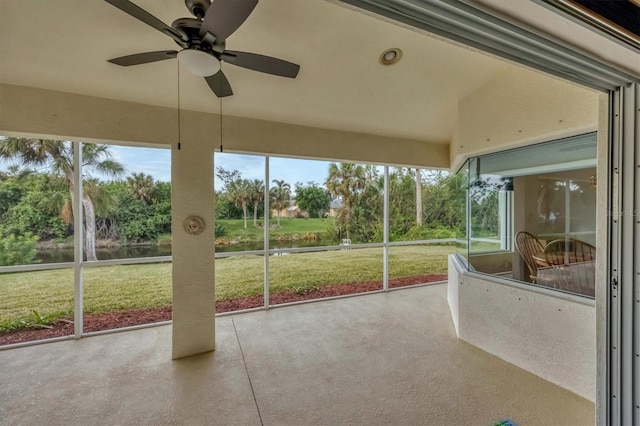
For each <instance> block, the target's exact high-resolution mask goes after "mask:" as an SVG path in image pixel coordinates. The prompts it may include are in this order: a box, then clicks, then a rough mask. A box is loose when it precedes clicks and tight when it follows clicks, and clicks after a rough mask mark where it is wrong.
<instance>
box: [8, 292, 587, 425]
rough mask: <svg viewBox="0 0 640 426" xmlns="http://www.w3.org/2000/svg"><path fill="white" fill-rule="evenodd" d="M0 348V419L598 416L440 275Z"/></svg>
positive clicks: (342, 420) (398, 420)
mask: <svg viewBox="0 0 640 426" xmlns="http://www.w3.org/2000/svg"><path fill="white" fill-rule="evenodd" d="M216 326H217V328H216V330H217V337H216V339H217V350H216V352H214V353H209V354H204V355H198V356H193V357H189V358H185V359H181V360H178V361H171V327H170V326H160V327H154V328H148V329H143V330H136V331H127V332H122V333H114V334H109V335H104V336H95V337H89V338H85V339H81V340H77V341H62V342H56V343H49V344H42V345H36V346H30V347H24V348H19V349H12V350H6V351H0V381H1V383H2V386H0V424H2V425H14V424H49V425H62V424H64V425H111V424H131V425H133V424H135V425H138V424H153V425H158V424H184V425H200V424H206V425H222V424H232V425H260V424H265V425H338V424H366V425H375V424H391V425H430V424H434V425H443V424H455V425H462V424H478V425H490V424H493V423H495V422H497V421H499V420H501V419H505V418H508V419H511V420H513V421H514V422H516V423H517V424H519V425H528V424H546V425H550V424H553V425H560V424H576V425H585V424H593V419H594V406H593V404H592V403H591V402H589V401H587V400H585V399H583V398H581V397H579V396H577V395H575V394H573V393H571V392H569V391H566V390H564V389H562V388H560V387H558V386H555V385H553V384H551V383H549V382H547V381H545V380H543V379H541V378H539V377H537V376H534V375H533V374H530V373H528V372H526V371H524V370H522V369H520V368H518V367H515V366H513V365H511V364H508V363H506V362H504V361H502V360H500V359H498V358H496V357H494V356H492V355H489V354H488V353H485V352H483V351H481V350H479V349H477V348H475V347H473V346H471V345H468V344H466V343H464V342H462V341H459V340H458V339H457V338H456V336H455V333H454V330H453V325H452V323H451V318H450V314H449V309H448V306H447V302H446V285H444V284H439V285H432V286H427V287H419V288H412V289H404V290H399V291H393V292H389V293H386V294H372V295H365V296H359V297H353V298H346V299H339V300H331V301H325V302H322V303H312V304H304V305H298V306H289V307H284V308H280V309H272V310H270V311H267V312H265V311H261V312H252V313H246V314H238V315H233V316H227V317H221V318H218V319H216Z"/></svg>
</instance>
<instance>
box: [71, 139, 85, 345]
mask: <svg viewBox="0 0 640 426" xmlns="http://www.w3.org/2000/svg"><path fill="white" fill-rule="evenodd" d="M72 143H73V171H74V174H73V200H72V203H73V207H72V210H73V212H74V215H73V287H74V303H73V333H74V337H75V338H76V339H79V338H80V337H82V320H83V311H84V303H83V297H84V296H83V294H82V263H83V253H84V251H83V247H84V225H83V213H84V211H83V208H82V192H83V191H82V143H80V142H72Z"/></svg>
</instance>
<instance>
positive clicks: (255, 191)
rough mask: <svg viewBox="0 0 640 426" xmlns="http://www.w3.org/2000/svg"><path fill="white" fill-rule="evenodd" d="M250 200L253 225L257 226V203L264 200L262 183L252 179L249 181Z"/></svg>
mask: <svg viewBox="0 0 640 426" xmlns="http://www.w3.org/2000/svg"><path fill="white" fill-rule="evenodd" d="M250 191H251V201H252V202H253V226H254V227H256V228H257V227H258V205H259V204H260V203H261V202H262V201H264V183H263V182H262V181H261V180H260V179H254V180H252V181H251V183H250Z"/></svg>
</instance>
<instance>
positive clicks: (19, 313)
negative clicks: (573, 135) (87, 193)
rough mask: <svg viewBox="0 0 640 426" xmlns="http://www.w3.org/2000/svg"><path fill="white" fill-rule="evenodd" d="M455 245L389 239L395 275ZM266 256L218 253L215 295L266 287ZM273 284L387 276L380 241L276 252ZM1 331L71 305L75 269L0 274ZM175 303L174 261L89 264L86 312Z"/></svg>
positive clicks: (434, 265)
mask: <svg viewBox="0 0 640 426" xmlns="http://www.w3.org/2000/svg"><path fill="white" fill-rule="evenodd" d="M453 250H454V246H401V247H391V249H390V253H389V277H390V278H397V277H405V276H413V275H420V274H446V271H447V255H448V254H450V253H452V252H453ZM263 266H264V257H263V256H237V257H230V258H225V259H217V260H216V271H215V273H216V297H217V299H219V300H223V299H235V298H238V297H244V296H254V295H259V294H262V292H263ZM269 272H270V276H269V281H270V286H271V291H272V292H277V291H282V290H286V289H296V290H297V289H306V288H312V287H316V286H321V285H328V284H342V283H349V282H358V281H374V280H381V279H382V248H367V249H351V250H338V251H328V252H317V253H297V254H289V255H284V256H272V257H271V258H270V261H269ZM0 301H2V304H0V332H2V331H7V330H8V329H11V328H16V327H19V326H20V321H28V320H30V319H31V320H32V319H33V318H34V315H33V311H36V312H38V314H39V315H40V316H42V317H47V318H48V319H49V320H54V319H58V318H63V317H65V316H68V315H70V314H71V313H72V311H73V271H72V270H71V269H65V270H53V271H36V272H20V273H13V274H2V275H0ZM169 305H171V264H168V263H164V264H144V265H117V266H103V267H95V268H85V270H84V307H85V312H87V313H103V312H113V311H121V310H128V309H135V308H151V307H161V306H169Z"/></svg>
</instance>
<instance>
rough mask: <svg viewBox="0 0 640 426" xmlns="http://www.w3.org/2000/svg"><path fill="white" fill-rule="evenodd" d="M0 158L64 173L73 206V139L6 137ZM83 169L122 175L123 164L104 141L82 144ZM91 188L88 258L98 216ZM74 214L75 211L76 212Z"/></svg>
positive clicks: (86, 197)
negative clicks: (64, 140) (70, 140)
mask: <svg viewBox="0 0 640 426" xmlns="http://www.w3.org/2000/svg"><path fill="white" fill-rule="evenodd" d="M0 158H2V159H4V160H9V161H17V162H18V163H19V164H20V165H22V166H26V167H47V168H49V169H50V170H51V171H52V172H53V173H61V174H63V175H64V177H65V179H66V183H67V186H68V188H69V193H70V195H71V200H72V205H73V199H74V195H75V186H74V178H75V176H76V175H75V174H76V170H74V167H73V144H72V143H71V142H68V141H67V142H63V141H54V140H50V139H27V138H5V139H2V140H0ZM82 168H83V170H90V169H94V170H95V171H97V172H99V173H101V174H103V175H107V176H114V177H115V176H119V175H120V174H122V173H123V171H124V167H123V166H122V165H121V164H120V163H118V162H117V161H114V160H112V159H111V153H110V152H109V147H108V146H107V145H102V144H83V145H82ZM91 192H92V191H89V190H85V191H83V194H82V206H83V209H84V231H85V232H84V243H85V244H84V250H85V255H86V257H87V260H89V261H91V260H97V259H98V258H97V257H96V215H95V207H94V202H93V200H92V198H91ZM73 213H74V212H73Z"/></svg>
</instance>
